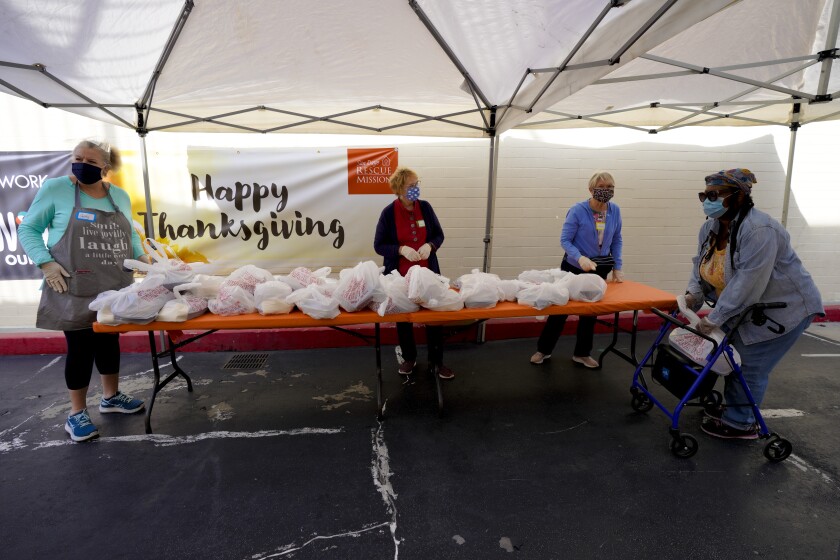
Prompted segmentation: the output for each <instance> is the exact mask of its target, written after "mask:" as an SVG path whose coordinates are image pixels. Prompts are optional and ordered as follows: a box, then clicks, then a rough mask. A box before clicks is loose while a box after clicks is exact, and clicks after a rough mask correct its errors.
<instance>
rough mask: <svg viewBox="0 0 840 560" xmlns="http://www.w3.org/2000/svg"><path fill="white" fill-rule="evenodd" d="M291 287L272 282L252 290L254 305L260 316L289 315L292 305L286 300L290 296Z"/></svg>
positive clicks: (283, 283)
mask: <svg viewBox="0 0 840 560" xmlns="http://www.w3.org/2000/svg"><path fill="white" fill-rule="evenodd" d="M291 293H292V287H291V286H289V285H288V284H286V283H285V282H281V281H280V280H272V281H270V282H265V283H263V284H260V285H259V286H257V287H256V288H254V303H255V304H256V306H257V311H259V312H260V314H261V315H280V314H283V313H289V312H290V311H291V310H292V309H294V307H295V306H294V304H292V303H288V302H287V301H286V298H287V297H288V296H289V295H291Z"/></svg>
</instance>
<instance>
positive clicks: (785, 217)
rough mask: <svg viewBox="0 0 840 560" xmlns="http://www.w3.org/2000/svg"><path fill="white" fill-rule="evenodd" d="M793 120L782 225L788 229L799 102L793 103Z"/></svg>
mask: <svg viewBox="0 0 840 560" xmlns="http://www.w3.org/2000/svg"><path fill="white" fill-rule="evenodd" d="M793 115H794V119H793V122H791V123H790V145H789V147H788V162H787V173H786V174H785V199H784V202H782V220H781V222H782V227H783V228H785V229H787V222H788V209H789V208H790V186H791V180H792V178H793V156H794V155H795V153H796V131H797V130H798V129H799V122H798V121H799V103H795V104H794V105H793Z"/></svg>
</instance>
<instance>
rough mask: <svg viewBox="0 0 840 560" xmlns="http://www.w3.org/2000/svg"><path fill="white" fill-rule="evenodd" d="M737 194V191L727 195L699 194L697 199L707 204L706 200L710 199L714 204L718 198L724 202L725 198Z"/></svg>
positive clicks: (719, 193) (717, 192)
mask: <svg viewBox="0 0 840 560" xmlns="http://www.w3.org/2000/svg"><path fill="white" fill-rule="evenodd" d="M736 192H737V191H729V192H727V193H726V194H723V193H722V192H720V191H709V192H700V193H697V197H698V198H699V199H700V202H706V199H709V202H714V201H716V200H717V199H718V198H720V199H721V200H723V199H724V198H727V197H729V196H732V195H733V194H735V193H736ZM721 195H723V196H721Z"/></svg>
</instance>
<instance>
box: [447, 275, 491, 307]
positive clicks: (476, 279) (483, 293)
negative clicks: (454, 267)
mask: <svg viewBox="0 0 840 560" xmlns="http://www.w3.org/2000/svg"><path fill="white" fill-rule="evenodd" d="M501 282H502V280H501V278H499V277H498V276H497V275H495V274H489V273H487V272H480V271H479V270H478V269H477V268H474V269H473V270H472V272H470V273H469V274H464V275H462V276H460V277H459V278H458V279H457V280H456V281H455V287H456V288H458V289H459V290H460V294H461V300H463V302H464V307H467V308H472V309H488V308H491V307H496V304H497V303H499V298H500V296H501V289H500V284H501Z"/></svg>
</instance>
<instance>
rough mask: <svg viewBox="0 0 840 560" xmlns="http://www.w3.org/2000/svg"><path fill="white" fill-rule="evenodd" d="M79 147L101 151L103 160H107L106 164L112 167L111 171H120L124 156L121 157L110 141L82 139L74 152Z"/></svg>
mask: <svg viewBox="0 0 840 560" xmlns="http://www.w3.org/2000/svg"><path fill="white" fill-rule="evenodd" d="M79 148H93V149H94V150H96V151H97V152H99V153H100V154H101V155H102V161H103V162H105V165H107V166H108V167H110V168H111V171H114V172H116V171H118V170H119V168H120V166H121V165H122V157H120V153H119V151H117V149H116V148H115V147H113V146H112V145H111V144H109V143H108V142H102V141H99V140H82V141H81V142H79V143H78V144H77V145H76V147H75V148H74V149H73V152H75V151H76V150H78V149H79Z"/></svg>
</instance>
